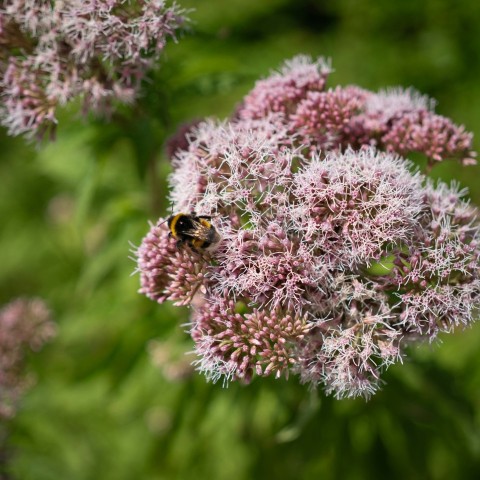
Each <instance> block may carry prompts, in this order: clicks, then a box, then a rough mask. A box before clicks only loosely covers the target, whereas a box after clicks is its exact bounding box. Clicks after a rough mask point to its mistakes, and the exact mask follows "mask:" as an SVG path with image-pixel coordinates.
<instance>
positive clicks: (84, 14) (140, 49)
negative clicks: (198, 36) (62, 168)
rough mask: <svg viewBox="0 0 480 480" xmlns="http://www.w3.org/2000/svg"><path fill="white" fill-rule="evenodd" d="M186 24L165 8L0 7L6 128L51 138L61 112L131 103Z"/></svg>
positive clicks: (104, 4)
mask: <svg viewBox="0 0 480 480" xmlns="http://www.w3.org/2000/svg"><path fill="white" fill-rule="evenodd" d="M184 22H185V17H184V15H183V11H182V10H181V9H179V8H178V7H177V6H176V5H175V4H173V5H171V6H167V4H166V1H165V0H134V1H127V0H56V1H50V0H5V1H4V2H2V6H1V7H0V74H1V79H0V94H1V97H2V102H1V103H2V107H1V109H0V120H1V123H2V124H3V125H4V126H6V127H7V128H8V131H9V133H10V134H12V135H19V134H27V135H28V136H37V137H42V136H44V135H45V134H46V133H47V132H50V134H52V133H53V132H54V129H55V125H56V123H57V118H56V111H57V108H58V107H59V106H62V105H65V104H66V103H68V102H70V101H71V100H72V99H74V98H77V97H80V98H81V100H82V102H83V110H84V112H85V113H86V112H88V111H94V112H97V113H102V114H106V113H108V112H109V111H110V109H111V106H112V103H114V102H121V103H130V102H133V101H134V100H135V98H136V96H137V94H138V89H139V85H140V82H141V80H142V78H143V77H144V75H145V73H146V71H147V70H148V69H149V68H150V67H151V66H152V65H153V63H154V62H155V61H156V60H157V59H158V57H159V55H160V53H161V52H162V50H163V48H164V47H165V44H166V41H167V39H168V38H170V37H174V35H175V32H176V30H178V29H179V28H180V27H181V26H182V24H183V23H184Z"/></svg>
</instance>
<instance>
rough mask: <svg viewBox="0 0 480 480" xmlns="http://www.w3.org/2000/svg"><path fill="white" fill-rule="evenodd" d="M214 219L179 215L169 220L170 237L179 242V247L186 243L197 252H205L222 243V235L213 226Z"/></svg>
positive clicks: (193, 215)
mask: <svg viewBox="0 0 480 480" xmlns="http://www.w3.org/2000/svg"><path fill="white" fill-rule="evenodd" d="M211 219H212V217H207V216H204V215H199V216H197V215H195V214H194V213H192V214H186V213H177V214H176V215H172V216H171V217H169V218H168V220H167V222H168V228H169V229H170V233H169V236H170V237H173V238H175V240H177V245H178V246H180V245H182V244H184V243H186V244H188V245H189V246H190V248H191V249H192V250H194V251H196V252H198V251H200V250H205V249H207V248H208V247H211V246H212V245H213V244H215V243H217V242H219V241H220V235H219V234H218V232H217V231H216V230H215V227H214V226H213V225H212V224H211V222H210V220H211Z"/></svg>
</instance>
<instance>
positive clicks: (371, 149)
mask: <svg viewBox="0 0 480 480" xmlns="http://www.w3.org/2000/svg"><path fill="white" fill-rule="evenodd" d="M330 71H331V69H330V67H329V64H328V62H326V61H324V60H322V59H320V60H317V61H312V60H310V59H308V58H307V57H297V58H295V59H293V60H291V61H289V62H287V63H286V64H285V66H284V67H283V68H282V69H281V70H280V71H279V72H277V73H274V74H273V75H272V76H271V77H269V78H267V79H265V80H261V81H259V82H257V84H256V86H255V87H254V89H253V90H252V92H250V93H249V94H248V95H247V96H246V97H245V99H244V101H243V103H242V105H241V106H240V107H239V108H238V109H237V111H236V112H235V115H234V116H233V117H232V119H230V120H229V121H224V122H215V121H212V120H208V121H204V122H203V123H200V124H197V125H196V126H193V127H191V128H190V130H189V131H188V132H187V133H185V132H182V138H186V140H187V141H186V142H184V143H183V144H180V143H179V145H182V146H180V148H179V149H178V150H177V152H176V154H175V155H174V156H173V158H172V164H173V173H172V174H171V177H170V184H171V201H172V204H173V209H174V211H175V212H176V213H177V212H184V213H186V214H190V213H192V212H193V214H196V215H204V216H211V217H212V223H213V225H214V227H215V228H216V230H217V231H218V233H219V234H220V236H221V240H220V241H219V242H217V243H216V244H214V245H213V246H212V247H210V248H208V249H192V248H190V247H189V246H188V244H183V245H181V246H179V247H177V246H176V242H175V240H174V239H173V238H171V237H170V236H169V232H168V227H167V224H166V223H165V220H164V219H160V220H159V221H158V223H157V224H156V225H153V226H152V228H151V230H150V232H149V233H148V234H147V236H146V237H145V239H144V240H143V242H142V244H141V245H140V247H139V248H138V250H137V251H136V254H137V257H138V270H139V272H140V278H141V290H140V291H141V293H143V294H145V295H146V296H148V297H149V298H151V299H153V300H155V301H157V302H159V303H161V302H163V301H165V300H172V301H174V303H175V304H177V305H191V306H192V314H191V323H190V334H191V336H192V338H193V341H194V342H195V351H196V353H197V355H198V359H197V360H196V361H195V362H194V363H195V365H196V366H197V368H198V369H199V370H200V371H202V372H204V373H205V374H206V376H207V378H209V379H212V380H213V381H216V380H218V379H223V381H224V382H228V381H229V380H232V379H243V380H244V381H249V380H250V379H251V378H252V377H253V376H254V375H257V376H267V375H273V376H275V377H277V378H278V377H280V376H282V375H283V376H288V375H289V374H296V375H298V376H299V377H300V379H301V381H302V382H305V383H310V384H312V385H314V386H316V385H323V386H324V388H325V390H326V391H327V392H328V393H332V394H334V395H335V396H336V397H338V398H343V397H355V396H364V397H368V396H369V395H371V394H372V393H374V392H375V391H376V390H377V389H378V388H379V387H380V386H381V383H382V380H381V374H382V372H384V371H385V369H386V368H388V367H389V366H390V365H391V364H393V363H396V362H399V361H401V360H402V356H403V355H404V347H405V345H407V344H409V343H410V342H413V341H418V340H427V341H432V340H433V339H434V338H435V337H436V335H437V334H438V333H439V332H450V331H452V330H453V329H454V328H455V327H456V326H459V325H468V324H469V323H471V322H472V321H473V320H474V319H475V317H476V316H477V315H478V310H479V304H480V302H479V300H480V264H479V260H480V258H479V257H480V244H479V236H480V227H479V222H478V212H477V211H476V209H475V208H473V207H472V206H470V205H469V204H468V201H466V200H465V199H464V197H465V192H464V191H461V190H459V189H458V188H457V187H456V186H455V185H453V186H451V187H449V186H447V185H446V184H444V183H438V184H433V183H432V182H431V181H429V180H428V179H427V178H426V177H425V176H424V175H423V174H421V173H419V172H418V171H416V170H415V168H414V166H413V165H412V164H411V163H410V162H409V161H408V160H406V159H404V158H402V157H401V156H400V154H402V155H403V154H406V153H408V152H411V151H417V152H421V153H423V154H424V155H426V156H427V157H428V158H429V161H430V162H437V161H439V160H443V159H444V158H449V157H453V158H457V159H460V160H461V161H463V163H471V161H472V159H473V158H474V153H472V145H471V141H472V136H471V134H469V133H466V132H465V131H464V129H463V127H458V126H456V125H454V124H453V123H452V122H451V121H450V120H449V119H447V118H444V117H441V116H439V115H437V114H435V113H433V102H432V101H430V100H429V99H428V98H426V97H424V96H421V95H420V94H418V93H416V92H414V91H413V90H400V89H395V90H387V91H382V92H380V93H372V92H368V91H366V90H362V89H360V88H359V87H356V86H349V87H345V88H343V87H336V88H333V89H327V87H326V82H327V76H328V74H329V73H330ZM422 132H423V133H422Z"/></svg>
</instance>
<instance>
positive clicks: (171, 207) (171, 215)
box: [157, 203, 173, 227]
mask: <svg viewBox="0 0 480 480" xmlns="http://www.w3.org/2000/svg"><path fill="white" fill-rule="evenodd" d="M170 217H173V203H171V204H170ZM170 217H167V218H166V219H165V220H164V221H163V222H160V223H159V224H158V225H157V227H159V226H160V225H163V224H164V223H166V222H168V219H169V218H170Z"/></svg>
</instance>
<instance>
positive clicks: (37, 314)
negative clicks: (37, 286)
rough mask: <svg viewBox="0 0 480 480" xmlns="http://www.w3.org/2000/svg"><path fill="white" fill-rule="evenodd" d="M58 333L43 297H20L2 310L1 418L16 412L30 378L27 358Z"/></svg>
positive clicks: (0, 359)
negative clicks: (41, 298) (30, 352)
mask: <svg viewBox="0 0 480 480" xmlns="http://www.w3.org/2000/svg"><path fill="white" fill-rule="evenodd" d="M54 335H55V325H54V323H53V322H52V320H51V314H50V311H49V310H48V308H47V307H46V305H45V303H44V302H43V301H42V300H40V299H30V300H27V299H23V298H20V299H17V300H14V301H12V302H10V303H9V304H7V305H5V306H3V307H2V308H1V309H0V418H9V417H12V416H13V415H14V414H15V411H16V407H17V403H18V400H19V398H20V397H21V395H22V393H23V392H24V390H25V388H26V387H28V384H29V380H28V377H27V376H26V374H25V372H24V370H25V358H26V354H27V352H28V351H29V350H33V351H37V350H39V349H40V348H41V347H42V345H43V344H44V343H45V342H46V341H48V340H50V339H51V338H52V337H53V336H54Z"/></svg>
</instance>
